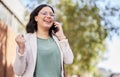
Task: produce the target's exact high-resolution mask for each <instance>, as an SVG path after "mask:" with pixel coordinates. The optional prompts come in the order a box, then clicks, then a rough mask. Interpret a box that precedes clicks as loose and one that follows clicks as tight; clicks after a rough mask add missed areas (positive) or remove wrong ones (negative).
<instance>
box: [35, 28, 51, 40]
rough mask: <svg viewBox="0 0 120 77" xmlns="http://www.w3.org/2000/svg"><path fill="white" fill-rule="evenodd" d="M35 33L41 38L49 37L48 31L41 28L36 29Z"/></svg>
mask: <svg viewBox="0 0 120 77" xmlns="http://www.w3.org/2000/svg"><path fill="white" fill-rule="evenodd" d="M36 35H37V37H39V38H43V39H48V38H49V37H50V35H49V31H47V30H43V29H39V30H37V32H36Z"/></svg>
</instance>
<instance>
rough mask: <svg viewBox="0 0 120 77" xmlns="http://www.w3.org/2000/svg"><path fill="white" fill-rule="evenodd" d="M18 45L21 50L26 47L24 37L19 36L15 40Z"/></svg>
mask: <svg viewBox="0 0 120 77" xmlns="http://www.w3.org/2000/svg"><path fill="white" fill-rule="evenodd" d="M15 41H16V43H17V44H18V46H19V47H20V48H24V47H25V38H24V36H23V35H18V36H17V37H16V39H15Z"/></svg>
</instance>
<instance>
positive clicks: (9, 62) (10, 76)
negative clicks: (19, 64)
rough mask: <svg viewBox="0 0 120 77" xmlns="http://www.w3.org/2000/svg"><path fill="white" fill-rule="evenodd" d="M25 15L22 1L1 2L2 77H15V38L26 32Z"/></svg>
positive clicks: (0, 0)
mask: <svg viewBox="0 0 120 77" xmlns="http://www.w3.org/2000/svg"><path fill="white" fill-rule="evenodd" d="M25 13H26V9H25V7H24V6H23V5H22V3H21V1H20V0H0V77H15V74H14V72H13V68H12V66H13V62H14V59H15V50H16V43H15V37H16V35H17V34H18V33H23V32H24V31H25V30H24V29H25V25H26V20H25Z"/></svg>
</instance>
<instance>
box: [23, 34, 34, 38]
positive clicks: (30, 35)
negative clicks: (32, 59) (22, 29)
mask: <svg viewBox="0 0 120 77" xmlns="http://www.w3.org/2000/svg"><path fill="white" fill-rule="evenodd" d="M24 36H25V38H26V39H30V38H31V37H33V36H35V33H26V34H25V35H24Z"/></svg>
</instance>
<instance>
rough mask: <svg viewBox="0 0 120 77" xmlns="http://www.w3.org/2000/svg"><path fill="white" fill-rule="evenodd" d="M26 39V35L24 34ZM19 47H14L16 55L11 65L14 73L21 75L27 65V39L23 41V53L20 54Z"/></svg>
mask: <svg viewBox="0 0 120 77" xmlns="http://www.w3.org/2000/svg"><path fill="white" fill-rule="evenodd" d="M25 39H26V36H25ZM18 50H19V47H18V46H17V47H16V57H15V61H14V65H13V70H14V73H15V74H16V75H18V76H21V75H22V74H23V73H24V72H25V70H26V67H27V41H26V42H25V49H24V53H23V54H22V55H21V54H20V53H19V51H18Z"/></svg>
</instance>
